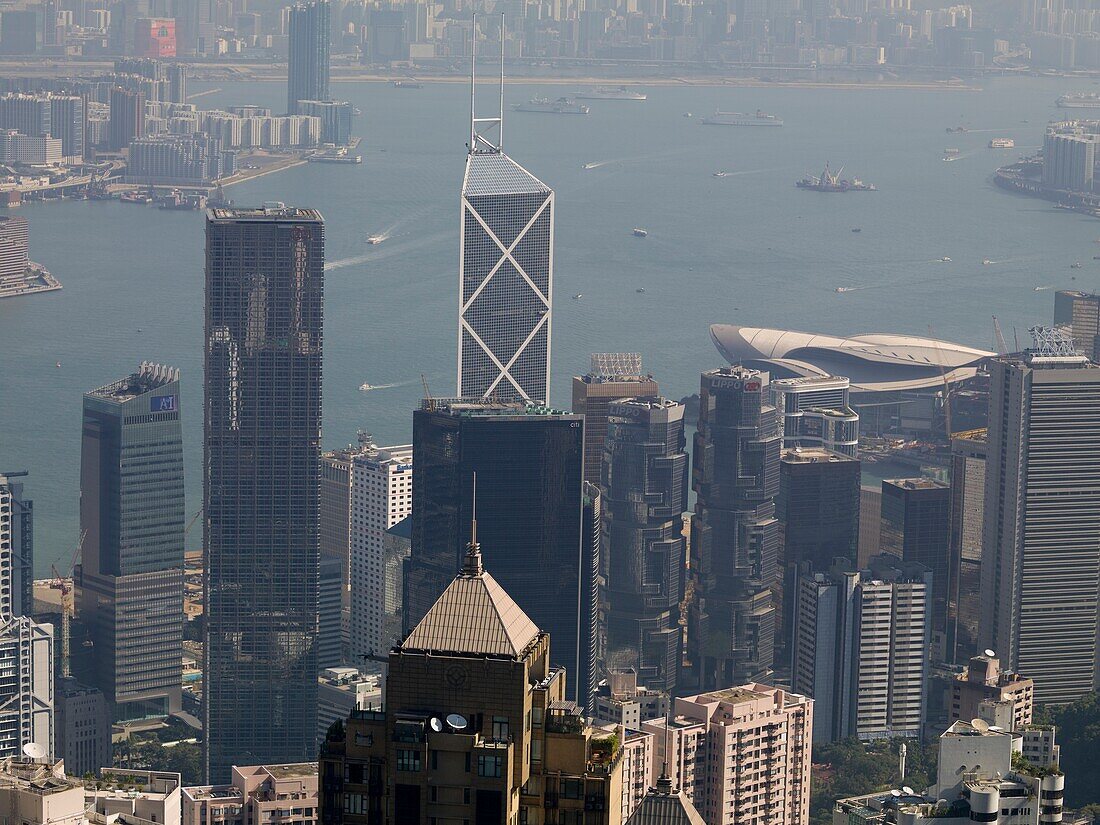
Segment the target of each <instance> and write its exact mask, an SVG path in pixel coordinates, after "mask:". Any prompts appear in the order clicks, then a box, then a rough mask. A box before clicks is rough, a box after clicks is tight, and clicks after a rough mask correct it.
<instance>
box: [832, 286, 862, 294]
mask: <svg viewBox="0 0 1100 825" xmlns="http://www.w3.org/2000/svg"><path fill="white" fill-rule="evenodd" d="M856 289H859V287H855V286H838V287H837V288H836V289H835V290H834V292H841V293H844V292H852V291H853V290H856Z"/></svg>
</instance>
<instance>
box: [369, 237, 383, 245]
mask: <svg viewBox="0 0 1100 825" xmlns="http://www.w3.org/2000/svg"><path fill="white" fill-rule="evenodd" d="M384 240H386V236H385V235H368V236H367V243H369V244H370V245H371V246H374V245H376V244H380V243H382V241H384Z"/></svg>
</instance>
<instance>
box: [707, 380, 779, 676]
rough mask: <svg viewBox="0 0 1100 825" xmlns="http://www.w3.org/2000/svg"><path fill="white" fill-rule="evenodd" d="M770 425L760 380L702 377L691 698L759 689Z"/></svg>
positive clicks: (764, 648) (766, 628) (768, 558)
mask: <svg viewBox="0 0 1100 825" xmlns="http://www.w3.org/2000/svg"><path fill="white" fill-rule="evenodd" d="M779 443H780V434H779V425H778V416H777V413H776V410H775V407H773V406H771V405H770V404H769V403H768V390H767V386H766V384H765V381H764V376H763V375H762V374H761V373H760V372H758V371H757V370H751V369H746V368H744V367H723V368H722V369H717V370H711V371H710V372H705V373H703V375H702V380H701V387H700V399H699V425H698V429H697V430H696V433H695V445H694V452H695V456H694V461H693V462H692V465H693V466H692V471H691V472H692V486H693V488H694V490H695V492H696V495H697V496H698V497H697V499H696V502H695V518H694V519H693V520H692V532H691V578H692V582H693V584H694V599H693V601H692V603H691V607H690V608H689V611H688V657H689V659H690V660H691V664H692V668H693V670H694V673H695V678H696V681H697V687H698V688H699V689H700V690H713V689H716V688H723V687H729V686H730V685H740V684H744V683H745V682H755V681H764V680H765V677H766V676H767V675H768V673H769V672H770V671H771V668H772V659H773V655H774V644H775V607H774V605H773V604H772V584H773V582H774V581H775V572H776V569H777V568H776V557H777V545H778V543H779V529H778V522H777V521H776V519H775V495H776V493H778V492H779Z"/></svg>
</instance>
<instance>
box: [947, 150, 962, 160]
mask: <svg viewBox="0 0 1100 825" xmlns="http://www.w3.org/2000/svg"><path fill="white" fill-rule="evenodd" d="M960 154H961V152H960V151H959V150H958V149H956V148H954V147H951V148H949V149H944V150H943V156H944V158H945V159H946V158H957V157H958V156H959V155H960Z"/></svg>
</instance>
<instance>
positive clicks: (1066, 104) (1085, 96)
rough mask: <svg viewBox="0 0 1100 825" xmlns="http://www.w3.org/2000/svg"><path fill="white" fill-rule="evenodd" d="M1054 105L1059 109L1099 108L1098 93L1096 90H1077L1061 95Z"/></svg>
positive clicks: (1099, 96)
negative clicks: (1075, 92) (1076, 91)
mask: <svg viewBox="0 0 1100 825" xmlns="http://www.w3.org/2000/svg"><path fill="white" fill-rule="evenodd" d="M1054 105H1055V106H1057V107H1059V108H1060V109H1100V94H1098V93H1097V92H1079V93H1078V94H1072V95H1062V96H1061V97H1060V98H1058V99H1057V100H1056V101H1054Z"/></svg>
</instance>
